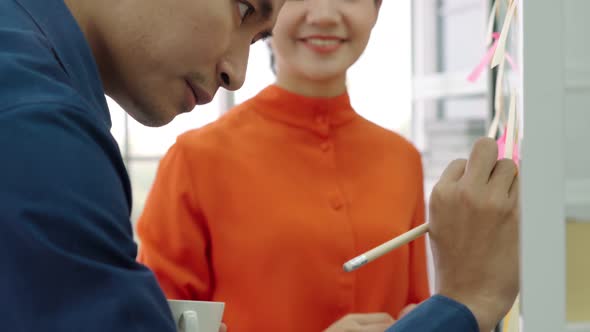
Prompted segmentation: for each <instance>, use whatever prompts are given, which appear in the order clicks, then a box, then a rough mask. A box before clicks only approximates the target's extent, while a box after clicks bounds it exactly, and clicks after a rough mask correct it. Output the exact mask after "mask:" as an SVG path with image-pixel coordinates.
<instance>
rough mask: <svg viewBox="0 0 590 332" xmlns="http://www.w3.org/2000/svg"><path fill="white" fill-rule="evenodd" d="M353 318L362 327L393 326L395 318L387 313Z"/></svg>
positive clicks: (353, 316) (354, 316) (359, 315)
mask: <svg viewBox="0 0 590 332" xmlns="http://www.w3.org/2000/svg"><path fill="white" fill-rule="evenodd" d="M351 317H352V318H353V319H354V320H355V321H356V322H357V323H358V324H360V325H374V324H392V323H393V322H394V320H393V318H392V317H391V316H390V315H389V314H387V313H381V312H379V313H371V314H352V315H351Z"/></svg>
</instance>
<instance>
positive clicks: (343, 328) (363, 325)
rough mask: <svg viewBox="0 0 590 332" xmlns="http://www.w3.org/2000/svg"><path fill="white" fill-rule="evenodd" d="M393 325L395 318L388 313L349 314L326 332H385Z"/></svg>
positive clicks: (325, 331)
mask: <svg viewBox="0 0 590 332" xmlns="http://www.w3.org/2000/svg"><path fill="white" fill-rule="evenodd" d="M393 323H394V320H393V318H391V316H390V315H388V314H386V313H372V314H349V315H346V316H344V317H343V318H341V319H340V320H338V321H337V322H335V323H334V324H332V325H330V327H328V329H326V330H324V332H383V331H385V330H387V329H388V328H389V327H390V326H391V325H392V324H393Z"/></svg>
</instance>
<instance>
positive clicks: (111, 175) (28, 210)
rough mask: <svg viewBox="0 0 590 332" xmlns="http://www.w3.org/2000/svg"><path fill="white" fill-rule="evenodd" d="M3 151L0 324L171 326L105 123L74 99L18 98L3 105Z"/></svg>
mask: <svg viewBox="0 0 590 332" xmlns="http://www.w3.org/2000/svg"><path fill="white" fill-rule="evenodd" d="M103 127H104V128H103ZM0 152H1V153H2V158H1V160H0V246H1V247H0V249H1V250H0V262H1V264H0V305H1V307H0V311H1V312H3V313H4V314H3V315H1V316H2V319H1V320H0V330H1V331H11V332H21V331H22V332H30V331H50V332H52V331H56V332H57V331H59V332H68V331H72V332H80V331H85V332H104V331H109V332H133V331H153V332H173V331H175V327H174V324H173V322H172V319H171V314H170V310H169V309H168V306H167V303H166V299H165V298H164V295H163V293H162V292H161V290H160V289H159V287H158V284H157V282H156V280H155V278H154V276H153V274H152V273H151V272H150V271H149V270H148V269H147V268H145V267H144V266H143V265H141V264H139V263H137V262H136V261H135V257H136V250H137V249H136V245H135V243H134V241H133V237H132V230H131V224H130V222H129V210H130V205H129V201H128V200H129V193H128V189H129V185H128V178H127V175H126V173H125V170H124V166H123V163H122V161H121V157H120V154H119V151H118V148H117V147H116V143H115V142H114V140H113V139H112V136H110V134H109V132H108V129H107V128H106V126H100V125H98V124H97V120H96V118H95V117H94V116H90V115H89V112H87V111H85V110H81V109H79V108H77V106H75V105H68V104H60V103H56V102H51V103H31V104H21V105H19V106H17V107H14V108H10V109H4V110H2V111H1V112H0Z"/></svg>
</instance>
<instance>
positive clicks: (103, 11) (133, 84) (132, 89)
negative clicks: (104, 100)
mask: <svg viewBox="0 0 590 332" xmlns="http://www.w3.org/2000/svg"><path fill="white" fill-rule="evenodd" d="M283 2H284V0H101V1H96V0H66V4H67V5H68V7H69V8H70V9H71V11H72V13H73V14H74V16H75V17H76V19H77V21H78V22H79V24H80V26H81V27H82V30H83V31H84V33H85V35H86V37H87V38H88V41H89V43H90V45H91V47H92V50H93V53H94V55H95V58H96V60H97V62H98V65H99V69H100V72H101V77H102V80H103V83H104V85H105V91H106V93H107V94H108V95H109V96H111V97H112V98H113V99H115V100H116V101H117V102H118V103H119V104H121V106H122V107H123V108H124V109H125V110H126V111H127V112H128V113H129V114H130V115H131V116H133V117H134V118H135V119H136V120H138V121H140V122H142V123H143V124H145V125H149V126H159V125H164V124H166V123H168V122H170V121H171V120H172V119H173V118H174V117H175V116H176V115H178V114H180V113H182V112H187V111H190V110H192V109H193V108H194V106H195V104H205V103H208V102H210V101H211V99H212V98H213V96H214V95H215V93H216V92H217V89H218V88H219V87H223V88H226V89H229V90H236V89H238V88H240V87H241V86H242V84H243V82H244V78H245V72H246V64H247V62H248V53H249V48H250V44H251V43H252V42H255V41H257V40H259V39H262V38H264V37H265V36H266V35H268V34H270V31H271V30H272V27H273V25H274V22H275V20H276V17H277V14H278V11H279V9H280V7H281V6H282V4H283Z"/></svg>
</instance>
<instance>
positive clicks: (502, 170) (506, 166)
mask: <svg viewBox="0 0 590 332" xmlns="http://www.w3.org/2000/svg"><path fill="white" fill-rule="evenodd" d="M517 174H518V168H517V167H516V163H515V162H514V161H512V160H511V159H502V160H499V161H498V162H497V163H496V166H495V167H494V170H493V171H492V176H490V181H489V183H490V184H491V185H493V186H494V188H496V189H497V190H499V191H501V192H503V193H506V196H509V193H510V188H511V187H512V183H513V182H514V180H515V178H516V175H517Z"/></svg>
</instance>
